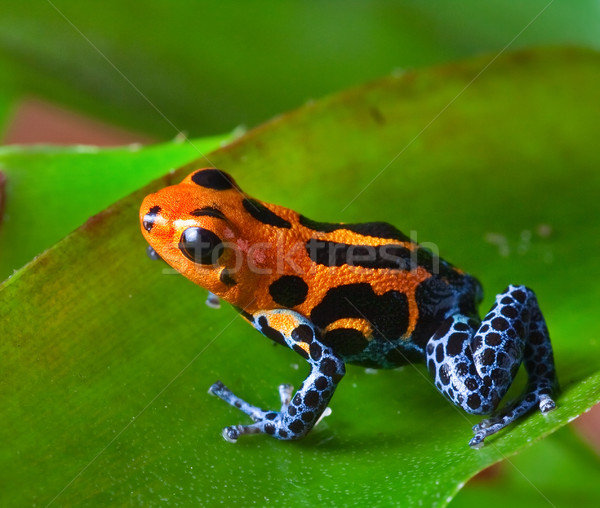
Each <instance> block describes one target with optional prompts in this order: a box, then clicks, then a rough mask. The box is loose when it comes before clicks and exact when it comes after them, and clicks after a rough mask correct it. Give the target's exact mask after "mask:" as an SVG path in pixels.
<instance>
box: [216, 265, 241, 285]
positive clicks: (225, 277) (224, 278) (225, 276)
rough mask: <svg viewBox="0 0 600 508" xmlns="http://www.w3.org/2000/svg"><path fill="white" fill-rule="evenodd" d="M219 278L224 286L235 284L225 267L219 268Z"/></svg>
mask: <svg viewBox="0 0 600 508" xmlns="http://www.w3.org/2000/svg"><path fill="white" fill-rule="evenodd" d="M219 280H220V281H221V282H222V283H223V284H225V285H226V286H235V285H236V284H237V282H236V281H235V279H234V278H233V277H232V276H231V274H230V272H229V270H227V268H223V270H221V273H220V274H219Z"/></svg>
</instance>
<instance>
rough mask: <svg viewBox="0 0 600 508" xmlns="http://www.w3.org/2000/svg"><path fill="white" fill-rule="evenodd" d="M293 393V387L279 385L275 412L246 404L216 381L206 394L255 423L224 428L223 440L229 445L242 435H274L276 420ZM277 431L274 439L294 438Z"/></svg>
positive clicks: (285, 407)
mask: <svg viewBox="0 0 600 508" xmlns="http://www.w3.org/2000/svg"><path fill="white" fill-rule="evenodd" d="M293 391H294V387H293V386H292V385H289V384H282V385H279V397H280V399H281V410H280V411H279V412H276V411H265V410H263V409H260V408H258V407H256V406H253V405H251V404H248V403H247V402H246V401H245V400H243V399H240V398H239V397H238V396H237V395H235V394H234V393H233V392H232V391H231V390H230V389H229V388H227V387H226V386H225V385H224V384H223V383H221V381H217V382H216V383H214V384H213V385H212V386H211V387H210V388H209V389H208V393H210V394H211V395H216V396H217V397H219V398H220V399H222V400H224V401H225V402H227V403H228V404H229V405H231V406H234V407H237V408H238V409H239V410H241V411H243V412H244V413H246V414H247V415H248V416H249V417H250V418H252V419H253V420H254V422H255V423H254V424H253V425H231V426H229V427H226V428H224V429H223V438H224V439H225V440H226V441H228V442H230V443H235V442H236V441H237V440H238V438H239V437H240V436H241V435H244V434H259V433H261V432H264V433H266V434H271V435H273V434H275V431H276V430H278V429H277V427H278V423H279V422H278V420H280V419H281V414H282V413H283V412H285V411H287V410H288V407H289V405H290V402H291V399H292V393H293ZM279 431H280V432H279V435H278V436H276V437H279V438H280V439H294V436H291V437H288V436H286V435H285V433H283V434H282V433H281V429H279Z"/></svg>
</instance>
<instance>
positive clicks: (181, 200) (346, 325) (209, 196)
mask: <svg viewBox="0 0 600 508" xmlns="http://www.w3.org/2000/svg"><path fill="white" fill-rule="evenodd" d="M140 221H141V224H142V233H143V234H144V236H145V238H146V240H147V241H148V243H149V244H150V246H151V247H152V249H154V251H155V252H156V254H158V256H160V257H161V258H162V259H163V260H165V261H166V262H167V263H169V264H170V265H171V266H173V267H174V268H175V269H177V270H178V271H179V272H181V273H182V274H183V275H185V276H186V277H187V278H189V279H190V280H192V281H194V282H195V283H197V284H198V285H200V286H202V287H204V288H206V289H208V290H209V291H210V292H211V293H213V294H215V295H217V296H219V297H220V298H222V299H224V300H226V301H228V302H229V303H231V304H232V305H234V306H235V307H236V308H237V309H238V310H239V312H240V313H241V314H242V315H243V316H244V317H245V318H246V319H247V320H248V321H249V322H251V323H252V324H253V326H254V327H255V328H257V329H258V330H259V331H260V332H262V333H263V334H264V335H266V336H267V337H269V338H270V339H272V340H274V341H276V342H278V343H281V344H283V345H286V346H288V347H290V348H292V349H294V350H295V351H297V352H298V353H299V354H300V355H301V356H303V357H304V358H305V359H306V360H307V361H309V363H310V364H311V366H312V368H313V371H311V375H310V376H309V378H307V381H305V383H304V385H306V386H304V385H303V388H302V389H301V391H300V392H298V394H297V397H295V398H294V401H296V403H295V402H294V401H292V403H291V405H290V406H289V408H287V406H286V408H287V409H286V410H285V411H284V409H283V408H282V411H281V412H279V413H272V412H271V413H269V414H270V415H275V416H269V417H267V416H264V415H263V416H261V417H260V418H258V417H257V418H258V420H257V419H256V418H255V416H256V415H257V414H258V413H256V411H259V410H257V409H256V408H253V406H249V405H248V404H247V403H245V402H244V401H241V400H240V399H237V398H236V397H235V396H234V395H233V394H231V392H229V391H228V390H227V389H226V388H225V387H224V386H222V385H220V384H216V385H214V386H213V388H212V391H213V393H215V394H216V395H219V396H220V397H221V398H224V399H225V400H227V401H228V402H230V403H232V404H235V405H237V404H241V405H242V407H247V408H250V409H248V410H245V409H243V410H244V411H245V412H247V413H248V414H250V415H251V416H253V418H255V420H256V421H257V422H258V423H256V424H254V425H253V426H237V427H230V428H228V429H229V434H228V435H229V438H230V439H231V440H235V439H236V438H237V436H238V435H239V434H240V433H242V434H243V433H251V432H267V433H269V434H273V435H275V437H279V438H281V439H293V438H297V437H300V436H301V435H304V434H305V433H306V432H308V430H310V428H311V427H312V425H314V423H315V422H316V419H317V417H318V415H320V414H321V413H322V411H323V410H324V409H325V407H326V405H327V402H328V401H329V400H330V398H331V395H332V394H333V390H334V389H335V386H336V385H337V382H338V381H339V379H341V376H342V375H343V371H344V364H346V363H354V364H361V365H365V366H369V367H375V368H388V367H395V366H398V365H402V364H405V363H407V362H412V361H425V362H426V363H427V365H428V367H429V370H430V372H431V374H432V376H433V377H434V379H435V382H436V386H437V387H438V388H439V389H440V390H441V391H442V392H443V393H444V394H445V395H446V396H447V397H448V398H449V399H451V400H452V401H453V402H455V403H457V404H458V405H460V406H461V407H463V408H464V409H466V410H467V411H470V412H474V413H489V412H490V411H492V410H493V409H494V408H495V407H496V406H497V404H498V402H499V398H501V395H502V394H503V393H504V392H505V391H506V389H507V388H508V386H509V385H510V382H511V381H512V377H514V374H515V372H516V367H518V365H519V364H520V363H521V360H522V358H523V351H524V344H525V343H526V341H527V340H528V339H529V337H528V336H527V334H528V333H529V329H530V328H531V327H532V326H533V328H534V329H537V330H538V332H539V333H540V334H541V335H543V336H544V339H543V341H542V342H543V344H544V346H543V354H541V356H540V355H538V356H540V358H541V359H540V360H535V361H533V360H532V362H533V363H535V368H536V369H538V371H541V370H543V369H547V372H545V373H544V375H543V376H542V378H544V382H543V383H541V385H543V386H542V387H541V388H539V389H538V390H537V392H536V397H537V399H536V400H537V401H538V402H539V401H540V400H542V399H543V400H546V399H544V396H546V395H548V394H549V393H551V390H550V391H549V389H548V388H547V387H548V386H549V385H550V384H552V382H553V380H554V377H553V376H554V374H553V368H554V367H553V360H552V351H551V347H550V346H549V338H547V330H546V329H545V324H544V323H543V318H542V317H541V313H540V312H539V309H538V308H537V301H536V300H535V296H534V295H533V293H532V292H531V291H530V290H529V289H527V288H525V287H523V286H510V287H509V288H508V289H507V290H506V291H505V292H504V293H503V294H501V295H499V297H498V303H497V305H496V306H495V307H494V308H493V309H492V311H491V312H490V313H489V314H488V315H487V316H486V318H485V319H484V321H483V323H481V322H480V320H479V317H478V314H477V306H478V304H479V303H480V301H481V299H482V289H481V285H480V284H479V282H478V281H477V279H475V278H474V277H472V276H470V275H468V274H466V273H464V272H463V271H461V270H459V269H457V268H455V267H454V266H452V265H451V264H449V263H447V262H446V261H444V260H443V259H441V258H439V257H437V256H435V255H434V254H432V253H431V252H430V251H429V250H427V249H425V248H423V247H421V246H420V245H419V244H418V243H416V242H414V241H412V240H411V239H410V238H409V237H407V236H406V235H404V234H403V233H401V232H400V231H399V230H397V229H396V228H395V227H393V226H391V225H390V224H387V223H384V222H370V223H360V224H344V223H328V222H317V221H314V220H310V219H308V218H307V217H305V216H303V215H301V214H299V213H298V212H295V211H293V210H290V209H288V208H284V207H282V206H278V205H272V204H268V203H264V202H262V201H259V200H257V199H254V198H252V197H250V196H248V195H247V194H245V193H244V192H243V191H242V190H241V189H240V188H239V187H238V185H237V184H236V183H235V181H234V180H233V179H232V178H231V176H229V175H228V174H227V173H225V172H223V171H221V170H218V169H214V168H206V169H201V170H198V171H195V172H194V173H192V174H190V175H189V176H188V177H186V178H185V179H184V180H183V181H182V182H181V183H180V184H178V185H174V186H171V187H167V188H165V189H162V190H160V191H159V192H157V193H155V194H151V195H149V196H148V197H146V199H145V200H144V202H143V204H142V207H141V210H140ZM522 295H523V296H522ZM521 300H522V301H521ZM496 309H498V310H496ZM497 312H501V313H502V314H501V315H496V313H497ZM526 314H527V315H526ZM531 314H535V315H536V316H537V320H536V321H535V322H533V324H531ZM494 320H495V321H494ZM536 327H537V328H536ZM525 328H527V330H526V329H525ZM481 337H483V338H481ZM540 340H541V339H540ZM513 343H514V344H513ZM538 353H539V351H538ZM542 357H543V358H542ZM526 360H527V359H526ZM540 363H543V364H544V365H545V366H546V367H544V368H542V367H539V364H540ZM526 366H527V363H526ZM549 366H551V368H550V367H549ZM531 368H533V366H532V367H531ZM528 370H529V367H528ZM311 376H312V378H311ZM319 376H321V377H319ZM313 378H314V379H313ZM309 381H310V382H309ZM311 382H312V384H311ZM311 390H312V392H315V393H316V395H310V393H312V392H311ZM540 397H541V398H540ZM548 397H549V395H548ZM296 399H298V400H296ZM282 400H283V395H282ZM287 404H288V405H289V401H288V403H287ZM294 404H296V405H294ZM284 405H285V404H284ZM530 406H531V404H529V406H527V410H528V409H529V408H530ZM523 407H525V406H523ZM290 412H291V413H293V414H291V415H290V414H289V413H290ZM261 414H262V413H261ZM296 414H302V415H303V417H304V420H302V421H299V420H298V418H295V415H296ZM261 418H262V419H261ZM269 418H270V419H269ZM513 419H514V418H513ZM263 420H264V421H263ZM274 421H276V423H277V425H275V424H273V425H274V426H273V425H271V423H272V422H274ZM511 421H512V420H511ZM260 422H262V423H260ZM270 422H271V423H270ZM294 427H295V429H296V430H294ZM231 429H233V430H231ZM249 429H250V430H249ZM257 429H258V430H257ZM271 429H274V430H273V432H271ZM482 432H483V431H482ZM485 432H487V431H485ZM488 433H491V432H488ZM485 435H487V434H485ZM476 437H477V436H476ZM483 437H485V436H483ZM483 437H480V441H481V442H482V441H483ZM478 442H479V441H478ZM472 444H473V443H472ZM475 444H477V443H475Z"/></svg>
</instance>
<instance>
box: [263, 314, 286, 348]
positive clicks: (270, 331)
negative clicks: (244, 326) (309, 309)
mask: <svg viewBox="0 0 600 508" xmlns="http://www.w3.org/2000/svg"><path fill="white" fill-rule="evenodd" d="M258 326H259V327H260V331H261V332H262V334H263V335H264V336H265V337H268V338H269V339H271V340H273V341H275V342H277V343H278V344H281V345H282V346H287V344H286V342H285V338H284V337H283V334H282V333H281V332H278V331H277V330H275V328H271V327H270V326H269V322H268V321H267V318H266V317H265V316H260V317H259V318H258Z"/></svg>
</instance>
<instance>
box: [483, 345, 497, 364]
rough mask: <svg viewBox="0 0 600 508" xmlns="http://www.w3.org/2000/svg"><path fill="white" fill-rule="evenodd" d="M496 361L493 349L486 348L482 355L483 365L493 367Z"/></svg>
mask: <svg viewBox="0 0 600 508" xmlns="http://www.w3.org/2000/svg"><path fill="white" fill-rule="evenodd" d="M495 361H496V353H494V350H493V349H492V348H489V347H488V348H486V349H485V350H484V351H483V354H482V355H481V363H483V365H492V364H493V363H494V362H495Z"/></svg>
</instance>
